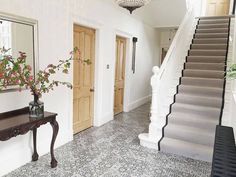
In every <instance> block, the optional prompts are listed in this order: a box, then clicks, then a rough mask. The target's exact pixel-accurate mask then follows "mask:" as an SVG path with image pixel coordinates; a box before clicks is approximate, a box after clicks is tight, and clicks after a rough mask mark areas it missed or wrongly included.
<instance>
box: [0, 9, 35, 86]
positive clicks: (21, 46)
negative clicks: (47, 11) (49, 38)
mask: <svg viewBox="0 0 236 177" xmlns="http://www.w3.org/2000/svg"><path fill="white" fill-rule="evenodd" d="M3 47H5V48H6V49H11V50H10V51H9V54H10V55H12V56H13V58H17V57H18V56H19V52H20V51H21V52H25V53H26V55H27V58H26V62H27V64H28V65H30V66H31V67H32V70H33V73H34V74H35V72H36V70H37V67H36V66H37V21H35V20H32V19H26V18H24V17H17V16H13V15H9V14H3V13H0V48H3ZM12 89H13V87H12V86H10V87H9V88H7V89H6V90H12Z"/></svg>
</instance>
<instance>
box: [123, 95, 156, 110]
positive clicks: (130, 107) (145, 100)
mask: <svg viewBox="0 0 236 177" xmlns="http://www.w3.org/2000/svg"><path fill="white" fill-rule="evenodd" d="M151 98H152V96H151V95H149V96H146V97H143V98H140V99H138V100H137V101H135V102H133V103H131V104H129V105H128V109H125V112H129V111H131V110H133V109H135V108H138V107H139V106H142V105H143V104H145V103H148V102H150V101H151Z"/></svg>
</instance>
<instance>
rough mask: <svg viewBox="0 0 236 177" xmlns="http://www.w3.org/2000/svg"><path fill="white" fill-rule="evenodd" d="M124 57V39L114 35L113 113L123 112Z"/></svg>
mask: <svg viewBox="0 0 236 177" xmlns="http://www.w3.org/2000/svg"><path fill="white" fill-rule="evenodd" d="M125 59H126V39H125V38H122V37H118V36H117V37H116V73H115V95H114V97H115V98H114V113H115V115H116V114H119V113H121V112H123V106H124V85H125Z"/></svg>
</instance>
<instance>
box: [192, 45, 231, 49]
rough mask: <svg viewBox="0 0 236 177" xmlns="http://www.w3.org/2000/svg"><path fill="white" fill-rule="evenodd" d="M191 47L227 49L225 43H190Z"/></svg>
mask: <svg viewBox="0 0 236 177" xmlns="http://www.w3.org/2000/svg"><path fill="white" fill-rule="evenodd" d="M191 49H204V50H206V49H221V50H227V44H192V45H191Z"/></svg>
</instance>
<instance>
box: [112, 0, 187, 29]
mask: <svg viewBox="0 0 236 177" xmlns="http://www.w3.org/2000/svg"><path fill="white" fill-rule="evenodd" d="M108 1H109V2H110V3H112V4H113V5H114V6H118V5H117V4H116V3H115V0H108ZM118 8H120V7H118ZM120 10H121V11H123V12H124V13H127V14H129V12H128V11H127V10H125V9H122V8H120ZM185 13H186V0H152V1H151V2H150V3H149V4H147V5H146V6H144V7H142V8H140V9H137V10H135V11H134V12H133V14H132V16H134V17H135V18H138V19H141V20H143V21H144V22H145V23H147V24H149V25H151V26H153V27H156V28H160V27H176V26H179V24H180V23H181V21H182V19H183V17H184V15H185ZM129 15H130V14H129Z"/></svg>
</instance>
